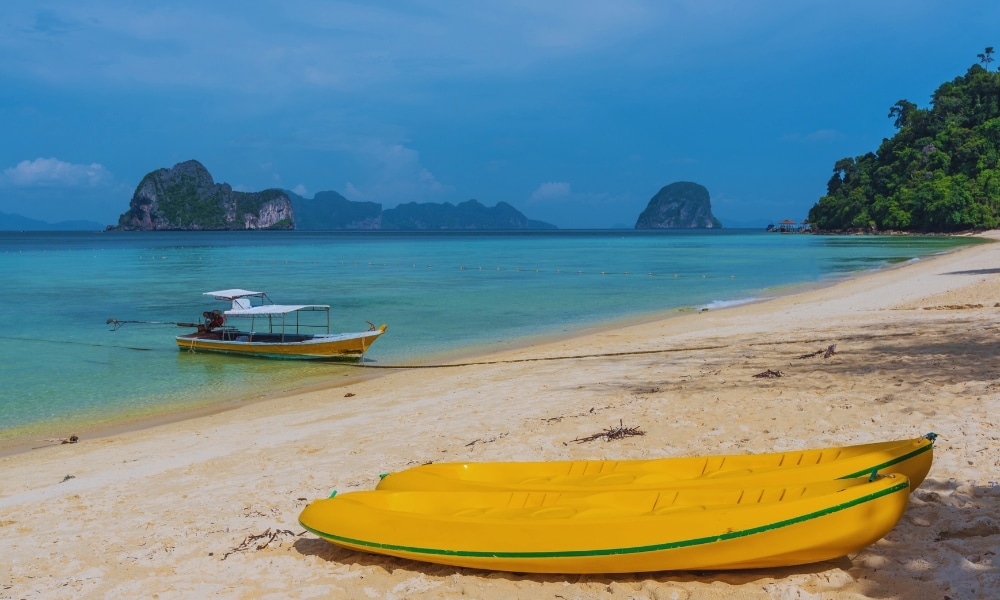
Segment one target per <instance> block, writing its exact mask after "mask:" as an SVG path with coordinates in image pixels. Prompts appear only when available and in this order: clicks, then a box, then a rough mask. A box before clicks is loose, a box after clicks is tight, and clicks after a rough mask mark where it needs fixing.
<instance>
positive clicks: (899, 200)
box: [809, 48, 1000, 233]
mask: <svg viewBox="0 0 1000 600" xmlns="http://www.w3.org/2000/svg"><path fill="white" fill-rule="evenodd" d="M979 60H980V64H974V65H973V66H972V67H971V68H970V69H969V70H968V72H967V73H966V74H965V75H963V76H960V77H956V78H955V79H954V80H952V81H949V82H946V83H944V84H942V85H941V86H940V87H939V88H938V89H937V90H936V91H935V92H934V94H933V95H932V96H931V105H930V107H929V108H920V107H918V106H917V105H916V104H914V103H913V102H910V101H908V100H900V101H899V102H897V103H896V104H895V105H894V106H892V107H891V108H890V109H889V118H890V119H894V123H895V126H896V128H897V132H896V134H895V135H894V136H892V138H889V139H884V140H882V144H881V145H880V146H879V148H878V150H877V151H876V152H869V153H867V154H865V155H863V156H857V157H855V158H842V159H840V160H838V161H837V162H836V164H834V166H833V177H832V178H830V181H829V183H828V184H827V194H826V195H825V196H823V197H822V198H820V200H819V202H817V203H816V204H815V205H814V206H813V207H812V209H811V210H810V211H809V221H810V223H812V224H813V227H814V228H816V229H818V230H821V231H836V230H863V231H901V232H914V233H948V232H957V231H965V230H972V229H993V228H996V227H997V224H998V223H1000V165H998V160H1000V73H997V72H994V71H990V69H989V67H990V63H992V62H993V60H994V59H993V48H986V50H985V51H984V52H983V53H982V54H980V55H979Z"/></svg>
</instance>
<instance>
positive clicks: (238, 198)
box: [117, 160, 295, 231]
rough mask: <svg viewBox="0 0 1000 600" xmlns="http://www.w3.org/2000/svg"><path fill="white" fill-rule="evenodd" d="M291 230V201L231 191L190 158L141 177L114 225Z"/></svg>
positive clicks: (279, 195) (273, 192)
mask: <svg viewBox="0 0 1000 600" xmlns="http://www.w3.org/2000/svg"><path fill="white" fill-rule="evenodd" d="M294 228H295V218H294V215H293V213H292V202H291V200H290V199H289V198H288V195H287V194H286V193H285V192H284V191H282V190H278V189H270V190H264V191H262V192H234V191H233V188H232V187H231V186H230V185H229V184H228V183H221V184H220V183H215V181H214V180H213V179H212V175H211V174H210V173H209V172H208V170H207V169H206V168H205V167H204V166H203V165H202V164H201V163H200V162H198V161H196V160H189V161H187V162H182V163H179V164H176V165H174V167H173V168H172V169H157V170H156V171H153V172H152V173H149V174H147V175H146V176H145V177H143V178H142V181H141V182H139V186H138V187H136V189H135V193H134V194H132V200H131V201H130V202H129V210H128V211H127V212H125V213H124V214H122V215H121V216H120V217H119V218H118V227H117V229H119V230H123V231H160V230H199V229H204V230H245V229H294Z"/></svg>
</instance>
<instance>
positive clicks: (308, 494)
mask: <svg viewBox="0 0 1000 600" xmlns="http://www.w3.org/2000/svg"><path fill="white" fill-rule="evenodd" d="M986 237H989V238H992V239H994V240H997V239H1000V232H990V233H988V234H986ZM998 338H1000V244H997V243H992V244H981V245H976V246H971V247H967V248H965V249H962V250H960V251H956V252H952V253H949V254H946V255H942V256H938V257H933V258H929V259H924V260H920V261H915V262H912V263H909V264H906V265H903V266H899V267H896V268H893V269H889V270H885V271H882V272H878V273H872V274H867V275H864V276H862V277H858V278H856V279H852V280H849V281H844V282H841V283H838V284H836V285H833V286H830V287H825V288H823V289H818V290H812V291H808V292H804V293H800V294H796V295H791V296H784V297H780V298H777V299H774V300H770V301H767V302H761V303H756V304H750V305H744V306H738V307H733V308H728V309H725V310H718V311H715V310H713V311H707V312H701V313H697V314H685V315H681V316H677V317H671V318H667V319H663V320H661V321H656V322H651V323H645V324H639V325H633V326H629V327H627V328H619V329H614V330H608V331H602V332H598V333H592V334H588V335H582V336H579V337H574V338H571V339H566V340H560V341H558V342H552V343H548V344H544V345H535V346H532V347H527V348H521V349H518V350H514V351H509V352H505V353H502V354H496V355H490V356H486V357H476V358H475V359H471V360H469V361H463V362H473V363H477V364H469V365H465V366H454V367H447V368H422V369H407V370H382V371H379V372H378V373H377V376H375V377H369V378H367V379H365V380H363V381H356V382H353V383H351V384H349V385H346V386H338V387H332V388H329V389H321V390H310V391H305V392H302V393H299V394H296V395H292V396H287V397H282V398H275V399H270V400H266V401H261V402H255V403H251V404H248V405H246V406H243V407H241V408H237V409H234V410H228V411H225V412H219V413H216V414H211V415H207V416H200V417H197V418H192V419H188V420H184V421H180V422H174V423H167V424H162V425H158V426H156V427H152V428H145V429H139V430H134V431H126V432H121V433H116V434H114V435H109V436H105V437H98V438H88V437H82V438H81V439H80V441H79V442H78V443H75V444H62V445H53V446H50V447H45V448H41V449H36V450H32V451H30V452H24V453H20V454H15V455H11V456H5V457H2V458H0V473H2V478H0V598H3V599H6V598H217V597H218V598H384V599H397V598H398V599H403V598H406V599H418V598H419V599H431V598H459V597H463V598H485V599H508V598H561V599H567V600H569V599H577V598H579V599H603V598H622V599H625V598H637V599H656V600H664V599H678V600H680V599H697V598H741V599H742V598H789V599H790V598H797V599H820V598H823V599H855V598H938V599H944V598H951V599H953V600H959V599H967V598H993V597H995V594H996V593H997V590H1000V569H998V566H997V565H998V564H1000V559H998V557H997V552H1000V516H998V515H1000V484H998V483H997V482H998V480H1000V444H998V439H1000V429H998V427H997V426H998V424H1000V362H998V354H1000V352H998V348H1000V346H998V343H997V341H998ZM385 343H391V340H389V339H388V338H387V339H386V340H385ZM831 345H835V353H833V354H832V355H831V356H829V357H827V358H824V356H823V355H822V354H815V353H816V352H817V351H819V350H824V349H827V348H829V347H830V346H831ZM808 354H812V356H810V357H808V358H801V357H802V356H804V355H808ZM767 370H772V371H778V372H780V373H781V377H772V378H756V377H754V375H755V374H758V373H761V372H764V371H767ZM619 424H622V425H624V426H627V427H635V428H639V429H640V430H641V431H642V432H644V435H641V436H631V437H626V438H624V439H620V440H614V441H602V440H595V441H590V442H577V441H574V440H577V439H578V438H583V437H588V436H591V435H593V434H597V433H600V432H602V431H604V430H605V429H608V428H613V427H617V426H619ZM932 431H933V432H936V433H938V434H939V436H940V437H939V439H938V441H937V444H936V449H935V462H934V465H933V467H932V468H931V472H930V475H929V477H928V478H927V480H926V481H925V482H924V483H923V485H922V486H921V487H920V488H919V489H917V490H915V491H914V492H913V493H912V494H911V498H910V506H909V508H908V509H907V512H906V514H905V515H904V517H903V519H902V521H901V522H900V523H899V525H898V526H897V527H896V528H895V529H894V530H893V531H892V532H891V533H890V534H889V535H888V536H886V537H885V538H883V539H882V540H881V541H879V542H877V543H876V544H874V545H872V546H870V547H869V548H867V549H865V550H863V551H861V552H859V553H857V554H855V555H851V556H847V557H843V558H840V559H837V560H833V561H827V562H823V563H818V564H812V565H807V566H799V567H789V568H782V569H765V570H753V571H750V570H748V571H734V572H726V571H711V572H657V573H641V574H634V575H614V576H603V575H588V576H565V575H524V574H514V573H503V572H497V573H492V572H484V571H475V570H471V569H458V568H453V567H444V566H437V565H432V564H425V563H419V562H413V561H407V560H400V559H394V558H388V557H382V556H377V555H370V554H361V553H355V552H351V551H347V550H343V549H340V548H337V547H335V546H333V545H331V544H329V543H327V542H325V541H323V540H320V539H318V538H316V537H315V536H313V535H312V534H309V533H304V532H303V529H302V527H301V526H300V525H299V524H298V523H297V520H296V519H297V517H298V514H299V512H300V511H301V510H302V508H303V507H304V506H305V505H306V504H307V503H308V502H309V501H310V500H312V499H315V498H321V497H326V496H329V495H330V492H331V491H332V490H337V491H338V492H346V491H352V490H362V489H370V488H373V487H374V486H375V484H376V483H377V481H378V475H379V474H380V473H384V472H387V471H392V470H396V469H401V468H404V467H407V466H411V465H416V464H421V463H426V462H430V461H455V460H556V459H584V458H594V459H598V458H654V457H669V456H690V455H699V454H720V453H750V452H768V451H778V450H789V449H797V448H806V447H821V446H834V445H846V444H856V443H865V442H873V441H882V440H889V439H902V438H908V437H918V436H920V435H923V434H926V433H928V432H932ZM70 433H74V432H67V435H69V434H70Z"/></svg>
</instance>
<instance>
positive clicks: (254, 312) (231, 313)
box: [226, 304, 330, 317]
mask: <svg viewBox="0 0 1000 600" xmlns="http://www.w3.org/2000/svg"><path fill="white" fill-rule="evenodd" d="M300 310H330V305H328V304H265V305H263V306H251V307H249V308H232V309H230V310H227V311H226V316H227V317H261V316H266V315H286V314H288V313H293V312H298V311H300Z"/></svg>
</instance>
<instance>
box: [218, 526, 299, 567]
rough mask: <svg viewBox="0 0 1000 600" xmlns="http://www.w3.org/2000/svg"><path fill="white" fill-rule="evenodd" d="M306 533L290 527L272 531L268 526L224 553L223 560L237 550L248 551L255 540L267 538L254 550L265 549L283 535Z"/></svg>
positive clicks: (295, 535) (296, 535)
mask: <svg viewBox="0 0 1000 600" xmlns="http://www.w3.org/2000/svg"><path fill="white" fill-rule="evenodd" d="M304 534H305V531H303V532H302V533H295V532H292V531H289V530H288V529H275V530H274V531H271V528H270V527H268V528H267V530H265V531H264V533H258V534H256V535H252V534H251V535H248V536H247V537H246V538H245V539H244V540H243V541H242V542H240V545H239V546H236V547H235V548H233V549H232V550H230V551H229V552H226V553H225V554H223V555H222V560H226V559H227V558H229V555H230V554H236V553H237V552H246V551H247V550H249V549H250V545H251V544H253V543H254V542H256V541H258V540H265V541H263V542H261V543H260V544H257V545H256V546H255V547H254V550H263V549H264V548H267V546H268V545H269V544H270V543H271V542H273V541H275V540H277V539H279V538H280V537H281V536H283V535H290V536H292V537H299V536H300V535H304ZM265 538H266V539H265Z"/></svg>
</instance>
